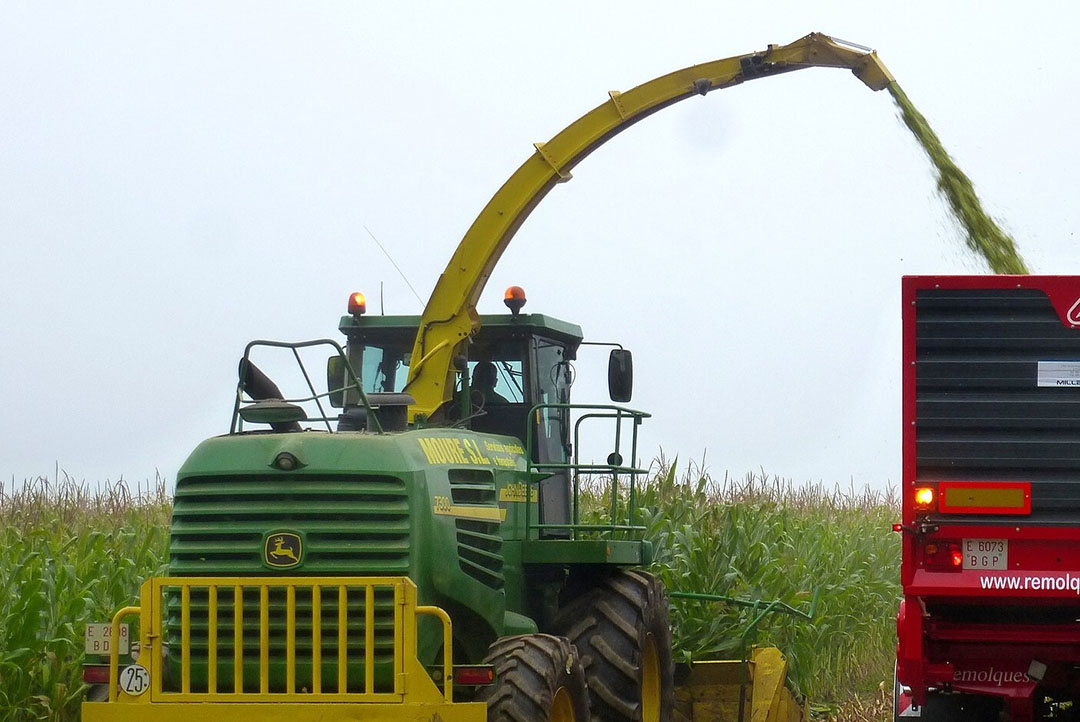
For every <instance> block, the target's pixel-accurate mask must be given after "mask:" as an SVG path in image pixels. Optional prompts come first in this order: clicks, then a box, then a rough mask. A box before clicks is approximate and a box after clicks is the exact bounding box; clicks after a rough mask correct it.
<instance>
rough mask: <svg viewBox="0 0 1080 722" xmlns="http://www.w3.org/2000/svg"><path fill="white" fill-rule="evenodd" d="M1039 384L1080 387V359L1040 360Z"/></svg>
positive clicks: (1043, 385)
mask: <svg viewBox="0 0 1080 722" xmlns="http://www.w3.org/2000/svg"><path fill="white" fill-rule="evenodd" d="M1038 383H1039V386H1040V387H1054V388H1078V389H1080V361H1040V362H1039V382H1038Z"/></svg>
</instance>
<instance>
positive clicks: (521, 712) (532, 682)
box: [480, 634, 589, 722]
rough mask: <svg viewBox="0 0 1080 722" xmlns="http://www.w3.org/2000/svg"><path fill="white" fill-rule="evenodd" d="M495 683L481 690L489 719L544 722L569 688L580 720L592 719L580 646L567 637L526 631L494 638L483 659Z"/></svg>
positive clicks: (490, 721)
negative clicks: (556, 699)
mask: <svg viewBox="0 0 1080 722" xmlns="http://www.w3.org/2000/svg"><path fill="white" fill-rule="evenodd" d="M484 662H485V663H486V664H491V665H492V666H493V667H494V668H495V680H496V681H495V685H494V686H492V687H489V688H486V689H485V690H483V691H482V692H481V695H480V697H481V699H483V700H484V701H486V702H487V705H488V715H487V718H488V722H545V721H546V720H548V719H549V713H550V710H551V706H552V702H553V700H554V697H555V694H556V693H557V692H558V691H559V689H560V688H565V689H566V690H567V692H568V693H569V694H570V699H571V701H572V703H573V704H574V706H575V716H576V718H577V719H578V720H580V722H586V720H588V698H589V696H588V690H587V689H586V687H585V674H584V670H583V669H582V667H581V659H580V656H579V655H578V652H577V649H575V647H574V645H573V644H571V643H570V642H569V641H568V640H567V639H566V638H564V637H555V636H551V635H548V634H525V635H520V636H516V637H503V638H501V639H497V640H495V642H494V643H493V644H492V645H491V647H489V648H488V653H487V656H486V657H485V658H484Z"/></svg>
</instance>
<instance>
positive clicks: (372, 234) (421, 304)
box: [364, 226, 424, 308]
mask: <svg viewBox="0 0 1080 722" xmlns="http://www.w3.org/2000/svg"><path fill="white" fill-rule="evenodd" d="M364 230H365V231H367V234H368V235H369V236H371V240H373V241H375V245H376V246H378V247H379V250H380V251H382V252H383V255H384V256H386V258H387V260H389V261H390V264H391V265H392V266H393V267H394V270H395V271H397V272H398V275H399V276H401V280H402V281H405V285H406V286H408V287H409V290H410V291H412V294H413V295H414V296H416V300H417V301H419V302H420V306H421V308H422V307H423V306H424V299H422V298H420V294H419V293H417V292H416V289H415V288H413V285H412V284H411V283H409V279H408V278H406V277H405V274H404V273H403V272H402V270H401V268H400V267H399V266H398V264H397V263H395V262H394V259H393V257H392V256H391V255H390V254H389V253H388V252H387V250H386V249H385V248H383V244H381V243H379V239H378V238H376V237H375V234H374V233H372V232H371V229H370V228H368V227H367V226H364ZM379 293H380V295H381V294H382V290H381V288H380V291H379ZM380 302H381V301H380Z"/></svg>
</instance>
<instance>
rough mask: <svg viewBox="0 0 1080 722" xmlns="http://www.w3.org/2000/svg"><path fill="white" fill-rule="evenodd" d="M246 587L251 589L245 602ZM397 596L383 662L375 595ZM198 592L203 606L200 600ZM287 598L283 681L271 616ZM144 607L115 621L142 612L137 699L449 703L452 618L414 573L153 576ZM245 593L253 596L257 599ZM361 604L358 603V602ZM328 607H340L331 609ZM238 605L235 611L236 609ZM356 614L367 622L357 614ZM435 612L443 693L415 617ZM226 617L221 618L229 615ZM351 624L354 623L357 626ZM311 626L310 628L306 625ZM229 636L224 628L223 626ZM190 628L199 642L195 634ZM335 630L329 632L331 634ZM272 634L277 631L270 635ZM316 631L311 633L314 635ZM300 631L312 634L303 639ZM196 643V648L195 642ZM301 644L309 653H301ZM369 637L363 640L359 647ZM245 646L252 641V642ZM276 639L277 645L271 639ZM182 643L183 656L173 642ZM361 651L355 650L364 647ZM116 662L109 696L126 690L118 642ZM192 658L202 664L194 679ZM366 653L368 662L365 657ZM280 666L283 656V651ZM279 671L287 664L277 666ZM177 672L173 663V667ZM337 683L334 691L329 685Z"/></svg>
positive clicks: (277, 633) (113, 697)
mask: <svg viewBox="0 0 1080 722" xmlns="http://www.w3.org/2000/svg"><path fill="white" fill-rule="evenodd" d="M245 592H248V595H247V599H245ZM256 595H257V599H258V602H257V604H256V606H257V609H258V628H257V632H258V645H257V652H256V653H254V654H253V653H252V646H253V645H252V644H251V640H250V639H247V640H246V639H245V636H247V635H253V634H255V631H256V630H254V629H252V626H251V621H250V619H251V618H250V617H249V621H248V625H247V627H245V623H244V613H245V611H249V612H250V611H251V610H250V609H249V608H248V607H249V605H250V604H254V603H255V602H254V598H255V596H256ZM391 595H392V598H393V635H392V638H393V657H392V662H390V661H389V660H387V661H386V662H383V663H380V662H379V661H378V660H377V659H376V649H377V643H376V635H375V632H376V627H377V620H376V607H377V602H376V599H377V597H378V598H380V599H389V598H390V596H391ZM177 596H178V597H179V604H180V615H179V630H177V629H175V617H173V619H174V623H173V628H167V627H166V626H165V624H163V618H164V617H166V615H167V611H168V606H169V603H168V598H169V597H172V599H173V604H174V605H175V602H176V598H177ZM193 596H195V597H196V598H197V599H198V600H199V603H198V604H196V605H194V606H193V603H192V602H193ZM282 596H283V597H284V600H285V606H284V623H285V629H284V650H283V651H284V663H285V664H284V679H283V680H282V679H280V678H279V679H277V680H276V681H274V680H272V676H273V675H272V671H273V670H272V649H277V650H278V652H280V651H282V650H281V649H280V632H281V630H280V628H278V627H276V626H275V627H274V628H273V629H272V621H271V614H272V611H273V613H274V614H278V613H279V611H280V610H279V609H277V608H275V607H274V605H272V603H271V599H272V597H273V598H275V599H277V598H281V597H282ZM140 598H141V607H127V608H125V609H122V610H121V611H120V612H118V613H117V615H116V618H115V619H114V624H119V622H120V620H121V618H122V617H124V616H127V615H130V614H138V615H139V616H140V635H139V637H140V649H141V653H140V656H139V659H138V664H139V665H141V666H143V667H145V668H146V669H147V671H148V672H149V676H150V691H149V695H148V699H147V698H144V697H145V696H132V697H130V701H141V702H146V701H149V702H211V701H218V702H228V701H234V702H241V701H243V702H263V701H288V702H294V701H312V702H335V701H339V702H379V703H393V702H406V701H408V699H407V698H408V697H409V696H410V695H412V696H413V699H414V700H415V699H416V698H418V697H420V698H431V697H432V692H434V693H435V695H436V696H437V699H439V700H443V699H445V701H447V702H449V701H451V700H452V681H451V675H452V668H451V659H450V650H451V649H452V643H451V639H452V631H451V627H450V619H449V617H448V616H447V615H446V613H445V612H443V611H442V610H441V609H438V608H437V607H423V606H418V605H417V603H416V585H415V584H413V582H412V581H411V580H410V579H408V578H407V577H290V578H286V577H173V578H155V579H150V580H148V581H147V582H145V583H144V584H143V586H142V589H141V592H140ZM298 599H299V600H300V601H301V602H302V604H303V605H304V609H305V611H304V615H303V624H304V627H305V631H304V632H303V633H302V636H301V639H300V640H298V638H297V637H298V633H297V601H298ZM248 600H251V601H250V602H249V601H248ZM358 601H360V602H361V603H360V604H359V607H360V608H359V609H357V607H358V604H357V602H358ZM324 604H326V605H327V606H329V607H333V609H332V610H331V611H330V612H329V613H324ZM229 607H231V615H230V613H229V612H230V609H229ZM356 614H359V615H360V616H361V618H362V619H363V623H362V625H360V624H358V622H359V620H357V619H353V620H350V616H351V615H356ZM424 614H427V615H433V616H437V617H438V618H439V619H440V620H442V622H443V637H444V644H443V646H444V649H445V650H446V653H445V654H444V659H443V663H444V668H443V675H442V681H443V691H442V692H441V693H440V692H439V691H438V690H437V689H436V688H435V685H434V684H433V683H432V681H431V678H430V676H429V675H428V673H427V672H426V670H425V669H424V668H423V666H422V665H421V664H420V663H419V661H418V660H417V659H416V616H417V615H424ZM223 619H224V620H225V622H224V623H223V622H222V620H223ZM350 622H353V623H352V624H350ZM308 626H310V630H308V629H307V627H308ZM223 627H224V628H225V629H224V634H222V633H221V632H222V628H223ZM350 628H351V629H352V630H356V629H358V628H359V629H362V634H361V635H356V636H362V637H363V639H362V640H359V639H351V638H350ZM193 630H195V637H196V639H195V640H193ZM327 630H329V633H327ZM272 632H273V635H274V637H275V638H276V639H275V640H274V641H272V639H271V637H272ZM166 635H168V637H169V644H170V646H171V647H172V649H171V650H170V653H169V655H168V657H171V658H173V659H176V657H177V656H179V682H178V683H177V681H176V680H175V678H174V680H173V681H172V683H171V684H166V683H165V681H164V679H163V671H164V669H165V667H166V665H167V657H166V656H165V655H164V654H163V641H164V639H165V637H166ZM309 635H310V636H309ZM303 637H307V639H304V638H303ZM331 638H336V645H335V646H336V659H330V660H327V659H324V649H326V648H327V645H328V644H330V641H331ZM193 641H195V642H197V645H193ZM298 641H300V642H301V645H300V646H302V648H303V651H302V653H301V652H298ZM361 642H362V647H361ZM245 644H247V647H246V648H245ZM275 644H276V645H277V647H274V646H273V645H275ZM177 645H178V646H179V655H177V650H176V646H177ZM193 646H195V647H196V648H197V649H196V653H197V657H196V653H193ZM358 647H359V648H362V650H363V652H362V655H357V654H356V651H357V648H358ZM112 648H113V650H114V652H113V656H112V659H111V670H110V677H111V680H112V682H111V685H110V700H114V701H115V700H117V698H118V697H119V698H120V700H121V701H124V700H125V698H127V697H128V695H125V694H120V693H118V688H117V680H118V672H119V671H118V659H117V655H116V652H115V650H117V649H118V645H117V644H114V645H113V647H112ZM253 656H254V657H257V669H258V680H257V685H256V684H253V680H252V679H251V675H250V674H249V676H248V678H247V679H245V674H244V672H245V665H247V667H248V668H249V669H250V668H252V667H253V666H254V665H255V662H256V660H255V659H252V657H253ZM193 659H195V667H196V669H197V670H199V671H200V674H199V675H198V679H196V680H194V681H193ZM361 659H362V662H361V661H360V660H361ZM275 664H276V665H277V666H280V654H279V655H278V657H277V662H275ZM358 664H362V668H363V678H362V680H360V679H359V676H356V677H355V678H354V679H350V675H349V672H350V668H352V669H355V668H356V667H357V665H358ZM380 664H381V669H383V670H385V668H386V667H387V666H389V667H390V672H391V674H390V675H389V676H387V675H382V676H383V677H386V679H385V680H384V681H383V682H382V683H380V681H379V680H378V679H377V677H376V668H377V667H380ZM298 665H299V666H301V667H303V670H304V671H303V674H304V676H303V680H304V684H303V685H302V686H301V687H300V688H299V689H298V685H297V672H298ZM229 667H231V674H228V675H225V676H226V678H225V679H219V677H220V676H222V675H219V670H221V669H226V670H227V669H228V668H229ZM324 667H327V668H330V669H333V670H334V671H335V676H336V679H330V680H327V679H324V674H323V670H324ZM278 671H280V670H278ZM173 673H174V675H175V669H174V670H173ZM330 688H332V689H330Z"/></svg>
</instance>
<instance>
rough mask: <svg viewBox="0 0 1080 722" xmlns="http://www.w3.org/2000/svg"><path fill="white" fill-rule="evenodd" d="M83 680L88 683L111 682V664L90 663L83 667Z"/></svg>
mask: <svg viewBox="0 0 1080 722" xmlns="http://www.w3.org/2000/svg"><path fill="white" fill-rule="evenodd" d="M82 681H83V682H84V683H86V684H108V683H109V665H107V664H88V665H86V666H85V667H83V670H82Z"/></svg>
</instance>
